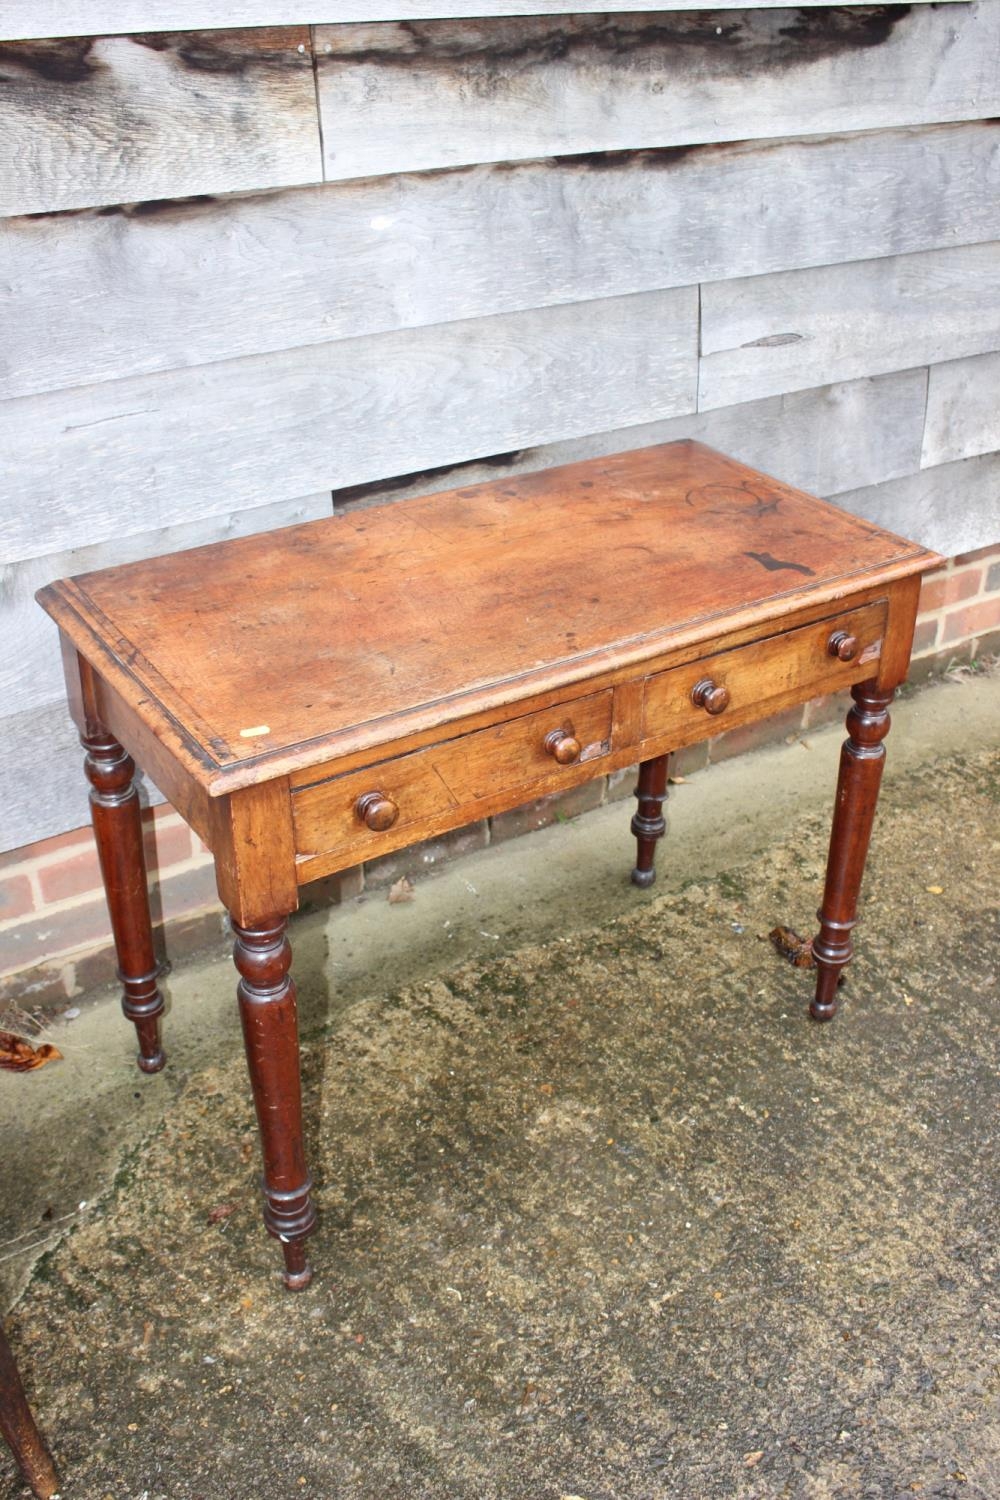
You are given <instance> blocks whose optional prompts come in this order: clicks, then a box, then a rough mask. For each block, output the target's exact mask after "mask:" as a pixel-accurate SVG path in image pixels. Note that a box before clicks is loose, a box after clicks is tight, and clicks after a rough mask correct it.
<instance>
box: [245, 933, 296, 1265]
mask: <svg viewBox="0 0 1000 1500" xmlns="http://www.w3.org/2000/svg"><path fill="white" fill-rule="evenodd" d="M287 926H288V921H287V918H285V917H274V918H272V919H271V920H270V921H268V922H263V923H259V924H258V925H257V926H255V927H238V926H237V925H236V923H235V922H234V923H233V932H234V934H235V937H236V943H235V946H234V948H233V960H234V962H235V964H236V967H237V969H238V970H239V972H240V976H241V977H240V983H239V988H238V990H237V994H238V996H239V1002H240V1020H241V1021H242V1023H243V1040H244V1043H245V1044H246V1053H247V1066H248V1068H249V1070H250V1083H251V1086H252V1088H253V1100H254V1105H255V1106H256V1110H257V1124H258V1126H259V1128H260V1140H261V1147H262V1150H263V1156H264V1177H263V1189H264V1223H265V1225H266V1226H267V1230H268V1233H269V1234H273V1235H274V1237H275V1239H278V1240H280V1241H281V1248H282V1250H283V1251H284V1255H285V1285H286V1286H287V1287H289V1288H290V1289H291V1290H292V1291H294V1292H297V1291H301V1290H302V1288H303V1287H307V1286H308V1285H309V1283H310V1281H311V1280H312V1268H311V1267H310V1265H309V1263H308V1261H307V1260H306V1247H305V1238H306V1235H308V1234H311V1233H312V1231H313V1229H314V1227H315V1224H316V1211H315V1209H314V1208H313V1205H312V1203H311V1201H310V1198H309V1193H310V1189H311V1188H312V1183H311V1181H310V1179H309V1174H308V1172H307V1171H306V1161H305V1151H304V1149H303V1144H302V1088H301V1084H300V1080H299V1034H298V1023H297V1020H296V1006H295V985H294V983H293V981H292V979H291V978H290V977H289V973H288V970H289V968H290V966H291V962H292V950H291V947H290V945H289V942H288V938H287V937H286V935H285V931H286V928H287Z"/></svg>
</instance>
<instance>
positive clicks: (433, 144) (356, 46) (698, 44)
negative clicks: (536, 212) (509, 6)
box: [315, 0, 1000, 238]
mask: <svg viewBox="0 0 1000 1500" xmlns="http://www.w3.org/2000/svg"><path fill="white" fill-rule="evenodd" d="M315 40H316V55H317V68H318V74H317V78H318V86H319V95H320V104H321V112H322V118H323V139H324V157H325V163H326V175H327V177H328V178H329V179H331V180H332V179H335V178H344V177H364V176H368V175H372V174H376V173H384V172H399V171H411V170H417V169H426V168H429V167H448V166H457V165H460V164H463V163H468V162H481V161H502V160H507V159H518V158H520V159H523V158H526V157H537V156H548V155H554V154H562V153H567V152H573V153H579V152H587V151H620V150H630V149H634V148H636V147H649V146H678V145H690V144H694V143H703V142H706V141H723V140H737V139H740V140H742V139H747V138H748V137H757V138H759V137H764V136H767V137H775V136H781V135H812V134H827V133H830V132H832V131H843V130H859V129H871V128H874V127H884V126H898V125H914V124H919V123H923V122H927V121H940V120H961V119H971V118H982V117H984V116H986V115H991V114H996V113H998V112H1000V68H998V66H997V64H998V55H1000V6H997V5H995V4H993V3H992V0H984V3H981V4H972V5H969V6H963V7H962V8H961V9H960V10H958V9H953V8H951V7H946V8H944V9H941V10H936V9H932V8H929V7H926V6H918V7H914V8H904V7H902V6H883V7H878V8H873V9H866V10H850V9H839V8H838V9H817V10H814V11H809V12H806V13H804V12H802V11H800V10H767V9H754V10H742V11H734V10H729V11H699V12H696V13H688V14H680V13H677V12H660V13H658V14H657V15H656V16H655V17H654V18H649V17H646V16H643V15H636V14H632V15H623V16H608V15H600V16H583V15H574V16H565V17H559V18H556V19H549V18H546V17H538V16H533V17H526V18H521V19H516V20H503V19H498V20H480V21H475V20H467V21H428V22H413V23H406V24H395V25H394V24H392V23H385V24H382V25H356V26H334V27H320V28H318V29H317V31H316V34H315ZM401 122H405V128H401ZM731 224H732V230H733V235H734V238H735V237H738V235H739V233H740V232H741V231H742V226H743V217H742V214H734V215H733V218H732V221H731Z"/></svg>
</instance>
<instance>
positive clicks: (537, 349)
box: [0, 287, 698, 561]
mask: <svg viewBox="0 0 1000 1500" xmlns="http://www.w3.org/2000/svg"><path fill="white" fill-rule="evenodd" d="M697 300H698V298H697V289H696V288H694V287H683V288H678V289H677V290H674V291H666V292H652V293H648V294H646V295H644V296H639V297H624V298H618V299H612V300H609V301H606V302H593V303H588V304H584V305H579V306H571V307H553V308H545V309H543V310H541V311H537V312H530V313H514V314H509V315H506V316H503V317H496V318H479V319H476V320H474V321H472V322H461V323H449V324H446V325H441V326H438V327H434V328H427V329H407V330H403V331H402V332H399V333H394V334H378V335H375V336H374V337H372V338H369V339H348V340H344V341H342V342H340V343H335V344H323V345H318V346H316V347H313V348H306V349H297V350H291V351H289V352H287V353H283V354H275V355H263V356H258V357H255V358H253V359H246V360H234V361H227V362H225V363H221V364H216V365H207V366H203V367H201V368H199V369H198V370H195V371H167V372H166V373H164V374H162V375H147V376H139V377H136V378H134V379H131V380H119V381H114V382H108V383H106V384H104V385H97V386H90V387H86V388H83V389H78V390H70V391H66V392H62V391H58V392H51V393H48V394H45V395H41V396H26V397H22V398H21V399H20V400H18V401H12V402H8V403H7V404H6V406H5V409H4V411H3V418H4V421H3V424H2V426H0V466H2V467H3V468H4V469H5V471H6V481H7V491H6V496H7V498H6V505H5V508H4V511H3V513H2V515H0V552H2V554H3V555H4V556H6V557H7V558H8V559H10V560H11V561H13V560H16V559H18V558H25V557H31V556H34V555H36V553H37V551H38V549H39V547H40V546H43V547H44V549H45V551H46V552H47V553H51V552H55V551H59V550H62V549H64V548H66V547H73V546H81V545H84V544H86V543H94V542H96V541H98V540H105V539H108V538H111V537H114V536H120V535H121V534H122V533H123V532H126V533H127V531H128V530H129V529H131V528H133V527H134V529H135V530H136V531H148V530H150V529H151V528H153V527H157V526H163V525H175V524H179V523H181V522H190V521H193V520H195V519H196V518H198V517H202V518H204V517H208V516H212V515H222V514H224V513H228V512H230V511H232V510H234V509H243V508H246V507H249V506H252V505H255V504H259V503H260V500H261V497H262V496H269V497H271V499H272V500H273V501H278V500H281V499H286V498H293V497H295V496H300V495H304V494H309V493H310V492H312V491H315V490H320V489H327V488H331V489H332V488H337V487H340V486H342V485H345V484H353V483H358V482H361V481H364V480H367V479H374V478H376V477H378V476H379V475H384V474H386V473H388V472H393V471H397V472H398V471H400V470H405V469H411V468H414V467H417V466H419V467H422V468H423V467H429V466H432V465H436V464H447V463H452V462H457V461H460V460H462V459H466V458H468V457H469V456H470V455H472V454H477V453H480V454H486V453H495V452H497V451H498V450H500V449H505V448H513V447H518V446H523V445H524V444H527V443H539V442H551V441H554V440H555V439H557V438H563V437H570V436H574V435H579V434H581V433H585V432H593V431H595V430H599V429H601V428H603V427H613V426H618V425H630V424H632V423H637V422H645V421H649V420H650V419H651V418H654V417H657V416H668V415H676V414H677V413H679V412H682V411H689V410H692V409H693V408H694V405H695V381H696V369H695V361H696V340H697ZM306 476H308V477H306ZM39 514H44V515H45V518H46V522H45V527H44V529H42V528H40V527H39V526H38V520H37V518H38V516H39Z"/></svg>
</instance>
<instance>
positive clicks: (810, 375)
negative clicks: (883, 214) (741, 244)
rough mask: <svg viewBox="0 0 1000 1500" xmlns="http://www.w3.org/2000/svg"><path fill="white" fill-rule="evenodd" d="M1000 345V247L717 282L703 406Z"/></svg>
mask: <svg viewBox="0 0 1000 1500" xmlns="http://www.w3.org/2000/svg"><path fill="white" fill-rule="evenodd" d="M998 348H1000V245H998V244H995V243H994V244H989V245H964V246H960V247H958V248H956V249H954V250H928V251H925V252H923V253H922V254H917V255H901V256H895V257H892V258H891V259H888V260H868V261H860V262H857V263H855V264H852V265H847V266H823V267H817V268H815V269H812V270H805V271H786V272H780V273H778V274H777V275H774V276H762V277H754V278H752V279H750V280H747V281H726V282H713V283H711V284H710V285H708V286H706V287H704V288H703V291H702V300H701V360H700V362H699V368H698V405H699V408H701V409H705V408H710V407H716V406H729V405H730V404H731V403H732V402H734V401H739V400H741V399H745V398H746V396H747V395H748V394H752V395H754V396H771V395H775V394H777V393H779V392H782V391H793V390H799V389H802V388H803V387H806V386H811V385H816V384H818V383H819V382H820V381H824V380H829V379H831V378H833V379H835V380H850V379H853V378H854V377H856V376H858V375H878V374H880V373H882V372H883V371H888V370H904V369H908V368H910V367H912V366H915V365H922V364H934V363H936V362H937V361H939V360H941V359H945V358H949V359H953V358H956V357H959V356H963V355H969V354H980V353H985V352H986V351H988V350H995V349H998Z"/></svg>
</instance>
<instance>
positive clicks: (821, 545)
mask: <svg viewBox="0 0 1000 1500" xmlns="http://www.w3.org/2000/svg"><path fill="white" fill-rule="evenodd" d="M939 561H940V559H939V558H938V557H937V556H936V554H934V553H932V552H929V551H927V550H926V549H925V548H923V547H920V546H917V545H916V544H915V543H911V542H906V541H903V540H901V539H900V538H899V537H896V536H893V535H891V534H890V533H889V532H886V531H883V530H882V529H880V528H879V527H878V526H874V525H871V524H869V523H868V522H866V521H862V520H859V519H857V518H856V517H854V516H851V515H847V514H846V513H844V512H843V511H840V510H838V509H837V508H836V507H835V506H833V505H830V504H828V503H826V502H824V501H822V500H817V499H815V498H813V497H811V496H809V495H805V494H803V493H801V492H800V491H797V490H794V489H791V488H789V487H788V486H787V485H784V484H781V483H779V482H778V481H777V480H775V479H771V478H768V477H766V476H765V475H763V474H759V473H756V472H755V471H754V470H752V469H748V468H747V467H746V466H745V465H743V464H740V463H737V462H735V461H734V460H733V459H730V458H726V457H723V456H722V455H721V454H719V453H715V452H713V451H712V450H711V449H709V448H706V447H704V446H702V445H701V444H699V443H694V442H681V443H670V444H667V445H662V446H658V447H654V448H647V449H644V450H641V451H638V452H632V453H625V454H619V455H617V456H615V457H612V458H601V459H592V460H589V461H587V462H584V463H578V464H571V465H568V466H566V467H564V468H558V469H550V470H548V471H547V472H543V473H536V474H528V475H525V476H522V477H520V478H516V479H508V480H502V481H497V482H495V483H490V484H483V485H477V486H474V487H472V488H468V489H459V490H453V491H450V492H448V493H446V494H439V495H433V496H430V497H426V498H419V499H413V500H409V501H402V502H399V503H396V504H394V505H388V506H384V507H381V508H377V509H370V510H362V511H359V512H356V513H354V514H350V515H346V516H340V517H331V518H330V519H328V520H321V521H313V522H310V523H308V524H306V525H302V526H293V527H290V528H288V529H287V530H281V531H278V532H274V533H270V534H266V535H261V536H250V537H244V538H240V539H238V540H234V541H229V542H222V543H217V544H215V545H212V546H208V547H199V548H195V549H194V550H193V551H189V552H181V553H177V554H175V555H173V556H167V557H160V558H156V559H153V560H151V561H148V562H139V563H134V564H130V565H128V566H125V567H118V568H108V569H105V570H102V571H100V572H95V573H90V574H86V575H84V576H82V577H78V578H71V579H65V580H63V581H62V582H59V583H54V584H52V585H50V586H49V587H48V588H44V589H42V590H41V592H40V593H39V595H38V599H39V602H40V603H41V604H42V606H43V607H44V608H45V609H46V610H47V611H48V613H49V614H50V615H51V616H52V617H53V619H54V620H55V621H56V622H57V623H58V625H59V628H60V633H61V639H62V646H63V654H64V660H65V667H66V681H67V685H68V691H69V703H70V711H71V713H72V715H73V718H74V720H75V722H76V724H77V726H78V728H79V730H80V735H81V738H82V741H83V745H84V747H85V749H86V752H87V755H86V771H87V776H88V777H89V779H90V783H91V793H90V798H91V803H92V811H93V822H94V831H95V834H96V838H97V845H98V849H99V852H100V859H101V867H102V870H103V874H104V881H105V886H106V890H107V896H108V906H109V910H110V916H111V925H112V928H113V930H114V936H115V943H116V947H117V952H118V960H119V972H120V975H121V980H122V985H123V989H124V997H123V1007H124V1011H125V1014H126V1016H127V1017H128V1018H129V1019H130V1020H132V1021H134V1023H135V1026H136V1030H137V1032H138V1036H139V1048H140V1052H139V1066H140V1068H142V1069H143V1070H144V1071H145V1072H150V1073H152V1072H156V1071H157V1070H158V1069H159V1068H161V1067H162V1066H163V1063H164V1054H163V1051H162V1049H161V1045H160V1032H159V1016H160V1012H161V1010H162V1008H163V1001H162V999H161V996H160V992H159V989H158V986H157V978H158V974H157V963H156V959H155V957H154V951H153V939H152V932H151V928H150V917H149V904H148V898H147V894H146V877H145V869H144V865H143V853H142V839H141V829H140V821H139V802H138V797H137V794H136V791H135V787H134V785H133V775H134V771H135V764H134V760H135V761H138V762H139V764H140V765H142V766H143V767H144V768H145V770H146V771H147V773H148V774H149V775H150V777H151V778H152V780H153V781H154V782H155V783H156V785H157V786H158V787H159V788H160V789H161V791H162V792H163V793H164V794H165V796H166V797H168V798H169V800H170V801H171V802H172V803H173V805H174V807H176V808H177V809H178V810H179V811H180V812H181V813H182V814H183V816H184V817H185V818H186V819H187V821H188V822H189V823H190V824H191V826H192V828H194V829H195V831H196V832H197V833H198V834H200V836H201V837H202V839H204V841H205V843H206V844H207V845H208V846H209V848H210V849H211V850H212V852H213V854H214V856H215V863H216V872H217V883H218V888H219V894H220V896H221V898H222V900H223V902H224V903H225V905H226V907H227V908H228V910H229V913H230V915H231V918H232V924H233V931H234V934H235V950H234V957H235V962H236V967H237V969H238V970H239V974H240V981H239V985H238V991H237V993H238V997H239V1009H240V1015H241V1018H242V1024H243V1033H244V1039H245V1042H246V1054H247V1061H248V1064H249V1071H250V1081H251V1085H252V1088H253V1094H254V1101H255V1104H256V1109H257V1118H258V1123H259V1127H260V1136H261V1143H262V1150H263V1159H264V1178H263V1190H264V1222H265V1224H266V1226H267V1228H268V1230H269V1231H270V1233H271V1234H272V1235H274V1236H276V1237H277V1238H278V1239H279V1240H280V1241H281V1244H282V1247H283V1251H284V1260H285V1281H286V1283H287V1285H288V1286H289V1287H291V1288H293V1289H295V1288H300V1287H303V1286H305V1285H307V1284H308V1282H309V1280H310V1277H311V1274H312V1273H311V1270H310V1268H309V1266H308V1264H307V1261H306V1255H305V1239H306V1236H307V1235H308V1234H309V1233H310V1232H311V1230H312V1229H313V1227H314V1224H315V1213H314V1209H313V1206H312V1203H311V1201H310V1181H309V1176H308V1173H307V1170H306V1163H305V1157H304V1152H303V1145H302V1111H301V1100H300V1084H299V1059H298V1038H297V1028H296V1013H295V989H294V985H293V983H292V980H291V978H290V977H289V966H290V962H291V952H290V949H289V945H288V941H287V938H286V926H287V919H288V915H289V913H290V912H292V911H294V909H295V908H296V906H297V905H298V890H299V887H300V886H301V885H302V884H303V883H304V882H306V881H311V880H315V879H317V878H318V877H319V876H322V875H327V874H330V873H332V872H334V871H337V870H343V869H345V868H348V867H349V866H351V865H355V864H357V863H358V862H359V861H361V860H365V859H371V858H373V857H375V856H377V855H380V854H385V853H388V852H389V851H390V850H393V849H399V848H402V847H404V846H406V845H408V844H411V843H414V842H416V841H417V840H419V839H425V838H428V837H431V836H433V835H435V834H440V833H443V832H444V831H445V830H447V829H450V828H457V827H460V826H462V825H463V824H466V823H471V822H473V821H474V820H476V819H479V818H483V817H487V816H490V815H492V814H494V813H498V812H501V811H503V810H505V809H507V808H510V807H513V806H516V805H517V804H519V803H522V802H525V801H528V800H529V799H531V798H534V797H537V796H540V795H542V794H544V793H548V792H554V791H557V790H560V789H562V788H565V787H570V786H574V785H576V784H577V783H580V782H583V781H586V780H587V779H589V778H590V777H594V776H603V775H605V774H606V773H607V772H609V771H613V770H616V769H618V768H621V767H626V766H629V765H633V764H635V763H636V762H639V763H640V771H639V784H638V788H637V791H636V796H637V798H638V804H639V805H638V811H637V813H636V815H635V817H634V819H633V821H632V829H633V832H634V833H635V834H636V837H637V841H638V858H637V862H636V867H635V870H634V871H633V876H632V878H633V879H634V880H635V882H636V883H637V884H639V885H648V884H649V883H650V882H651V881H652V879H653V851H654V847H655V844H656V840H657V839H658V838H659V837H660V835H661V834H662V833H663V831H664V821H663V818H662V815H661V806H662V802H663V798H664V796H665V793H666V784H667V768H668V755H669V753H670V752H671V751H673V750H678V749H680V748H681V747H682V746H685V745H690V744H692V743H694V742H695V741H698V740H702V739H706V738H708V737H710V736H712V735H715V734H718V733H719V732H720V731H721V730H722V729H723V728H728V727H730V726H733V725H738V724H747V723H751V722H753V721H754V720H756V719H761V718H763V717H765V716H766V715H768V714H772V713H775V712H777V711H778V710H780V709H782V708H785V707H787V706H789V705H791V704H795V703H800V702H803V701H804V700H806V699H808V698H811V697H814V696H815V695H817V694H820V693H827V692H833V691H835V690H836V689H838V688H844V687H848V686H849V687H850V688H851V690H852V695H853V698H854V706H853V707H852V709H851V710H850V713H849V714H848V729H849V738H848V739H847V741H846V743H845V745H844V748H843V752H842V756H841V765H840V776H839V781H838V786H837V794H836V802H835V808H834V817H833V833H832V836H831V841H830V853H829V862H828V870H827V878H826V887H825V892H824V895H823V901H822V906H821V908H820V912H819V921H820V927H819V934H818V936H817V937H816V939H815V941H814V944H813V951H814V954H815V958H816V964H817V969H818V974H817V986H816V996H815V999H814V1000H813V1003H812V1015H813V1016H814V1017H815V1018H816V1019H817V1020H827V1019H829V1018H830V1017H831V1016H832V1015H833V1013H834V1010H835V1007H836V990H837V982H838V978H839V976H840V972H841V970H842V969H843V967H844V965H845V964H846V963H847V961H848V960H849V958H850V957H851V929H852V928H853V926H854V924H855V921H856V908H857V898H858V889H859V886H860V883H861V875H862V870H863V867H864V862H865V856H866V853H867V848H868V841H869V835H870V832H871V827H872V820H873V816H874V811H875V800H876V796H877V793H878V786H879V781H880V778H881V774H882V765H883V760H884V747H883V745H882V740H883V739H884V737H885V735H886V733H887V732H888V729H889V714H888V706H889V703H890V702H891V700H892V696H893V692H894V689H895V688H896V687H897V686H898V685H899V683H900V682H901V681H902V680H903V678H904V676H905V674H906V670H907V666H908V662H909V655H910V647H911V643H912V637H913V625H914V619H915V615H916V608H917V598H918V594H919V587H920V574H921V573H923V572H924V571H926V570H927V569H928V568H931V567H933V566H935V564H936V563H938V562H939ZM133 757H134V760H133Z"/></svg>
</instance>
